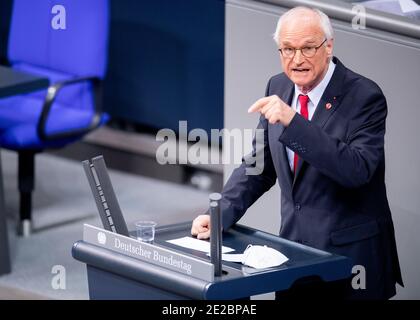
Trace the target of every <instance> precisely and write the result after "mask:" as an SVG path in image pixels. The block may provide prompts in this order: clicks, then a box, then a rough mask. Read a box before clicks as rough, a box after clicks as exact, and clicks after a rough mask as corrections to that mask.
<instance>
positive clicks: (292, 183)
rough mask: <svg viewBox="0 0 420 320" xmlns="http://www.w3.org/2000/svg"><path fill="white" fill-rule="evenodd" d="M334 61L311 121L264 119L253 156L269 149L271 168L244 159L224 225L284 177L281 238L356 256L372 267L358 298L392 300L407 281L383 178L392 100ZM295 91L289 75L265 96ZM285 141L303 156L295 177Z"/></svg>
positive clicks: (227, 200) (230, 187) (225, 205)
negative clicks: (249, 171)
mask: <svg viewBox="0 0 420 320" xmlns="http://www.w3.org/2000/svg"><path fill="white" fill-rule="evenodd" d="M333 61H334V62H335V63H336V68H335V70H334V74H333V76H332V78H331V81H330V83H329V84H328V86H327V88H326V90H325V92H324V94H323V96H322V98H321V100H320V102H319V104H318V106H317V108H316V111H315V113H314V116H313V118H312V120H311V121H308V120H305V119H304V118H303V117H302V116H300V115H299V114H296V115H295V117H294V118H293V120H292V121H291V123H290V125H289V126H288V127H287V128H285V127H283V126H282V125H281V124H274V125H272V124H269V123H268V122H267V120H266V119H265V118H264V117H261V118H260V121H259V124H258V128H261V129H264V147H263V148H256V143H255V141H254V143H253V147H254V148H253V156H256V155H257V154H258V153H259V152H264V170H263V172H262V174H260V175H246V171H245V169H246V168H247V164H246V163H245V161H244V162H243V163H242V165H241V166H240V167H238V168H236V169H235V170H234V172H233V173H232V175H231V177H230V178H229V180H228V182H227V183H226V185H225V187H224V189H223V199H222V202H221V208H222V212H223V227H224V228H225V229H227V228H229V227H230V226H231V225H232V224H234V223H235V222H236V221H238V220H239V219H240V218H241V216H242V215H243V214H244V213H245V211H246V210H247V209H248V207H250V206H251V205H252V204H253V203H254V202H255V201H256V200H257V199H258V198H259V197H260V196H261V195H262V194H263V193H264V192H266V191H267V190H269V189H270V188H271V187H272V186H273V185H274V183H275V182H276V179H278V183H279V185H280V189H281V229H280V236H281V237H284V238H286V239H290V240H293V241H296V242H299V243H303V244H305V245H308V246H312V247H315V248H319V249H322V250H326V251H329V252H333V253H337V254H340V255H344V256H348V257H350V258H352V260H353V262H354V264H355V265H363V266H364V267H365V268H366V289H365V290H353V292H351V295H353V296H355V297H364V298H378V299H385V298H389V297H392V296H393V295H395V283H396V282H398V283H400V284H401V285H402V279H401V272H400V266H399V261H398V255H397V250H396V244H395V237H394V227H393V222H392V218H391V212H390V209H389V205H388V200H387V196H386V189H385V182H384V175H385V157H384V135H385V120H386V116H387V104H386V100H385V97H384V95H383V93H382V91H381V89H380V88H379V87H378V86H377V85H376V84H375V83H374V82H373V81H371V80H369V79H367V78H365V77H363V76H361V75H359V74H356V73H354V72H352V71H351V70H349V69H347V68H346V67H345V66H344V65H343V64H342V63H341V62H340V61H339V60H338V59H337V58H334V60H333ZM293 94H294V84H293V83H292V82H291V81H290V80H289V78H288V77H287V76H286V75H285V74H284V73H282V74H278V75H276V76H274V77H272V78H271V79H270V81H269V83H268V86H267V92H266V95H278V96H279V97H280V98H281V99H282V100H283V101H284V102H286V103H288V104H289V105H290V104H291V101H292V98H293ZM327 103H331V105H332V107H331V108H330V109H327V108H326V107H325V105H326V104H327ZM285 146H287V147H289V148H290V149H291V150H293V151H294V152H296V153H298V154H299V164H298V168H297V173H296V175H293V174H292V172H291V170H290V167H289V162H288V158H287V154H286V150H285ZM263 215H264V213H263V212H262V213H261V218H262V219H263V218H264V216H263Z"/></svg>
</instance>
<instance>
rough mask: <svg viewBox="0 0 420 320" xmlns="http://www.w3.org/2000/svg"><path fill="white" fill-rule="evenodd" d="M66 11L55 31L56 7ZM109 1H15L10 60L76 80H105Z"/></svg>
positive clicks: (11, 28) (9, 52)
mask: <svg viewBox="0 0 420 320" xmlns="http://www.w3.org/2000/svg"><path fill="white" fill-rule="evenodd" d="M55 5H61V6H62V7H63V8H64V9H65V26H66V28H65V29H57V30H56V29H54V28H53V23H52V21H53V18H54V16H55V15H56V14H58V13H53V11H52V10H53V7H54V6H55ZM108 11H109V8H108V0H59V1H56V0H36V1H34V0H14V3H13V11H12V20H11V26H10V36H9V45H8V58H9V61H10V63H11V64H12V65H29V66H34V67H41V68H45V69H50V70H53V71H56V72H59V73H63V74H68V75H73V76H97V77H100V78H103V77H104V75H105V70H106V63H107V61H106V60H107V54H106V52H107V40H108V15H109V12H108Z"/></svg>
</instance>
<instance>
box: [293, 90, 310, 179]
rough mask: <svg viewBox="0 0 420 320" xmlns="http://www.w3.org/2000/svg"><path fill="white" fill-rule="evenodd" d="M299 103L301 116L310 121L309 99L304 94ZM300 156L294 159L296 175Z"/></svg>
mask: <svg viewBox="0 0 420 320" xmlns="http://www.w3.org/2000/svg"><path fill="white" fill-rule="evenodd" d="M298 99H299V103H300V115H301V116H302V117H304V118H305V119H306V120H308V114H309V113H308V101H309V97H308V96H306V95H303V94H300V95H299V97H298ZM298 160H299V156H298V155H297V153H296V152H295V155H294V158H293V172H294V173H296V169H297V165H298Z"/></svg>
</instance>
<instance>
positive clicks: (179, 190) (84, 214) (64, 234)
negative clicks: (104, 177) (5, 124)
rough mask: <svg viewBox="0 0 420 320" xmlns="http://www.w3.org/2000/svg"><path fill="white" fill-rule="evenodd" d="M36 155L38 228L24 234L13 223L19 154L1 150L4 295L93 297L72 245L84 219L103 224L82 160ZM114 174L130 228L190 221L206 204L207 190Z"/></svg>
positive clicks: (0, 282) (0, 285)
mask: <svg viewBox="0 0 420 320" xmlns="http://www.w3.org/2000/svg"><path fill="white" fill-rule="evenodd" d="M36 159H37V160H36V177H37V179H36V189H35V192H34V197H33V202H34V210H33V221H34V226H35V228H36V229H37V230H38V231H37V232H35V233H34V234H33V235H31V236H30V237H29V238H21V237H17V236H16V233H15V223H14V221H15V220H16V214H17V212H18V192H17V157H16V154H15V153H12V152H8V151H5V150H2V151H1V160H2V165H3V183H4V189H5V191H4V192H5V205H6V213H7V215H8V217H9V221H8V222H9V226H8V227H9V240H10V251H11V260H12V269H13V270H12V273H10V274H8V275H3V276H0V299H88V297H89V296H88V288H87V279H86V270H85V267H84V265H83V264H81V263H80V262H78V261H75V260H74V259H73V258H72V257H71V247H72V244H73V243H74V242H75V241H77V240H80V239H81V237H82V226H83V223H89V224H93V225H97V226H101V224H100V220H99V217H98V215H97V211H96V207H95V203H94V200H93V198H92V195H91V192H90V189H89V185H88V182H87V180H86V177H85V175H84V172H83V168H82V165H81V163H80V162H79V161H75V160H69V159H65V158H62V157H57V156H54V155H50V154H41V155H38V156H37V158H36ZM105 160H106V159H105ZM109 173H110V177H111V180H112V183H113V186H114V189H115V193H116V194H117V197H118V199H119V202H120V206H121V209H122V211H123V213H124V216H125V219H126V220H127V222H128V224H129V229H132V228H133V222H134V221H135V220H137V219H153V220H155V221H157V222H158V224H160V225H163V224H171V223H176V222H182V221H191V220H192V219H193V218H194V217H195V216H196V215H197V214H199V213H202V212H204V211H205V210H206V208H207V203H208V192H204V191H199V190H197V189H194V188H192V187H188V186H183V185H180V184H175V183H169V182H163V181H161V180H155V179H152V178H145V177H142V176H138V175H132V174H128V173H123V172H120V171H116V170H111V169H110V170H109ZM75 219H79V220H77V221H74V220H75ZM80 219H81V220H80ZM66 221H67V222H68V223H66V224H64V225H59V226H55V225H56V224H61V223H63V222H66ZM57 265H60V266H63V267H64V269H65V275H66V278H65V289H58V290H55V289H53V286H52V281H53V278H54V276H55V274H53V273H52V269H53V267H54V266H57Z"/></svg>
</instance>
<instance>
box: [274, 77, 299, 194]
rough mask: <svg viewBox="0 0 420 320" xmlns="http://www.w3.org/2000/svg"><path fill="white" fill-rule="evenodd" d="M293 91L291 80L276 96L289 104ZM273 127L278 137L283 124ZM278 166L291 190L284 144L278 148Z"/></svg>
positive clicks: (289, 172) (290, 175)
mask: <svg viewBox="0 0 420 320" xmlns="http://www.w3.org/2000/svg"><path fill="white" fill-rule="evenodd" d="M294 92H295V86H294V85H293V82H291V81H290V83H288V85H287V86H286V88H285V90H284V91H283V92H282V93H281V94H278V96H279V97H280V99H282V100H283V101H284V102H285V103H287V104H288V105H289V106H290V105H291V103H292V99H293V94H294ZM273 128H274V130H276V132H275V136H276V137H280V136H281V134H282V133H283V131H284V129H285V128H284V126H283V125H281V124H276V125H273ZM280 166H281V170H282V172H283V175H284V176H285V177H286V179H287V182H288V184H289V187H290V190H291V189H292V179H293V176H292V172H291V170H290V166H289V158H288V157H287V152H286V147H285V146H284V145H283V147H282V148H281V150H280Z"/></svg>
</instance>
